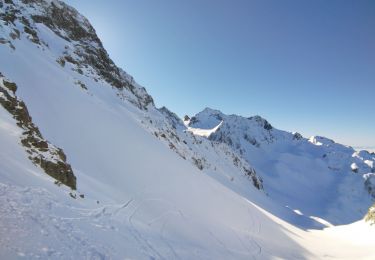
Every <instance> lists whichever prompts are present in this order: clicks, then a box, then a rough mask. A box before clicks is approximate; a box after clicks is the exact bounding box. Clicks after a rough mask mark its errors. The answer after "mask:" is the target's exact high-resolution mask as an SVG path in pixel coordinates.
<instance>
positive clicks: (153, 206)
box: [0, 0, 375, 259]
mask: <svg viewBox="0 0 375 260" xmlns="http://www.w3.org/2000/svg"><path fill="white" fill-rule="evenodd" d="M0 10H1V12H0V72H1V74H0V104H1V106H0V203H1V206H0V234H2V235H1V236H0V258H2V259H15V258H21V257H26V258H28V259H30V258H31V259H33V258H53V259H55V258H63V259H66V258H72V259H73V258H74V259H77V258H78V259H81V258H90V259H91V258H95V259H96V258H98V259H107V258H109V259H111V258H113V259H123V258H131V259H180V258H182V259H249V258H254V259H271V258H283V259H304V258H323V257H325V256H326V255H333V256H335V257H339V258H348V259H352V258H366V257H367V258H368V259H372V258H373V257H374V256H375V251H374V249H373V248H374V245H375V240H374V239H375V236H374V232H375V230H374V228H373V227H371V226H369V225H368V224H367V223H365V222H364V221H363V220H362V218H363V217H364V214H365V211H366V210H367V208H369V206H370V205H371V195H372V196H373V195H374V188H373V187H374V179H373V174H372V173H373V171H374V155H373V154H369V153H366V152H365V151H361V152H357V153H355V152H354V150H353V149H351V148H348V147H345V146H342V145H339V144H335V143H334V142H332V141H330V140H328V139H325V138H320V137H316V138H312V139H310V140H307V139H304V138H303V137H302V136H301V135H299V134H290V133H287V132H283V131H280V130H276V129H274V128H273V127H272V126H271V125H270V124H269V123H268V122H267V121H266V120H264V119H262V118H260V117H252V118H249V119H246V118H242V117H239V116H227V115H224V114H222V113H220V112H219V111H214V110H211V109H206V110H204V111H203V112H201V113H199V114H197V115H196V116H194V117H192V118H191V119H190V118H185V119H187V120H185V121H182V120H181V119H180V118H178V116H176V115H175V114H174V113H173V112H171V111H169V110H168V109H167V108H165V107H163V108H156V107H155V105H154V102H153V99H152V97H151V96H150V95H149V94H148V93H147V91H146V90H145V88H143V87H142V86H140V85H138V84H137V83H136V82H135V81H134V79H133V78H132V77H131V76H130V75H128V74H127V73H126V72H124V71H123V70H122V69H120V68H118V67H117V66H116V65H115V64H114V63H113V61H112V60H111V59H110V58H109V56H108V54H107V52H106V51H105V49H104V47H103V45H102V43H101V41H100V40H99V39H98V37H97V35H96V33H95V30H94V28H93V27H92V26H91V25H90V23H89V22H88V21H87V19H86V18H84V17H83V16H82V15H80V14H79V13H78V12H77V11H76V10H75V9H74V8H72V7H70V6H68V5H66V4H65V3H63V2H61V1H56V0H5V1H3V0H0ZM328 222H329V223H332V224H334V225H336V224H349V225H345V226H342V227H330V228H326V229H324V230H320V229H321V228H323V227H326V226H330V224H329V223H328ZM311 228H314V229H315V230H308V229H311ZM353 232H356V234H358V236H360V237H361V240H358V241H356V242H353V240H352V237H351V234H352V233H353ZM3 234H4V235H3ZM337 248H340V249H337ZM342 248H345V250H342Z"/></svg>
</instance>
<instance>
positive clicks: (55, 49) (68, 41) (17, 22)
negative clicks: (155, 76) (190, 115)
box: [0, 0, 154, 110]
mask: <svg viewBox="0 0 375 260" xmlns="http://www.w3.org/2000/svg"><path fill="white" fill-rule="evenodd" d="M0 8H1V13H0V33H1V38H0V44H6V45H8V46H9V48H11V49H13V50H14V51H16V49H17V44H18V42H19V41H23V40H24V39H26V40H29V41H31V42H32V43H33V44H35V45H36V46H37V47H38V48H40V49H42V50H44V51H46V52H50V54H52V55H54V56H55V59H56V62H57V63H59V64H60V65H61V67H69V68H71V69H72V70H73V71H75V72H77V73H79V74H81V75H85V76H88V77H91V78H93V79H94V80H95V81H105V82H107V83H108V84H110V85H111V86H112V87H114V88H117V89H118V90H119V96H121V97H123V98H125V99H127V100H128V101H130V102H132V103H133V104H135V105H136V106H137V107H138V108H140V109H143V110H147V107H148V106H149V105H151V106H153V105H154V104H153V99H152V97H151V96H150V95H148V93H147V92H146V90H145V88H143V87H141V86H139V85H138V84H137V83H136V82H134V80H133V78H132V77H131V76H130V75H128V74H127V73H126V72H124V71H123V70H122V69H120V68H119V67H117V66H116V65H115V64H114V62H113V61H112V60H111V59H110V58H109V55H108V53H107V51H106V50H105V49H104V47H103V45H102V43H101V41H100V39H99V38H98V36H97V35H96V32H95V30H94V28H93V27H92V25H91V24H90V22H89V21H88V20H87V19H86V18H85V17H84V16H82V15H81V14H79V13H78V12H77V11H76V10H75V9H74V8H72V7H70V6H68V5H66V4H65V3H64V2H62V1H55V0H54V1H51V0H8V1H4V2H3V1H1V2H0ZM47 28H48V29H49V30H50V31H49V30H48V29H47ZM51 32H52V33H51ZM53 34H55V35H53ZM56 36H58V37H56Z"/></svg>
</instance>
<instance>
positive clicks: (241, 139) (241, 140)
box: [186, 108, 375, 225]
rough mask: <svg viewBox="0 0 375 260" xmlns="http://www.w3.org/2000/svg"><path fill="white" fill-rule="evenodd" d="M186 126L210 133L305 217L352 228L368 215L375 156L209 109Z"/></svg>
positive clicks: (268, 188) (273, 193)
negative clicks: (242, 159)
mask: <svg viewBox="0 0 375 260" xmlns="http://www.w3.org/2000/svg"><path fill="white" fill-rule="evenodd" d="M186 124H187V125H188V126H189V131H191V132H192V133H197V134H198V135H199V134H200V133H201V132H202V131H208V132H210V135H209V136H208V139H209V140H212V141H213V142H215V143H216V142H218V143H225V144H228V145H229V146H230V147H232V148H233V149H234V150H235V151H236V152H237V153H238V154H239V155H240V156H241V157H242V158H244V159H245V160H246V161H247V162H248V163H249V164H250V165H252V166H253V167H254V169H255V171H256V172H257V173H258V174H259V175H260V176H262V178H263V180H264V189H265V191H266V192H267V193H268V194H269V196H270V197H272V199H273V200H274V201H278V202H279V203H281V204H283V205H285V206H288V207H290V208H291V209H293V210H295V211H298V212H299V214H303V215H307V216H311V217H312V218H315V219H317V220H319V219H324V220H325V222H326V221H328V222H329V223H331V224H335V225H338V224H348V223H351V222H353V221H355V220H358V219H360V218H361V217H362V216H363V215H364V214H366V212H367V210H368V207H369V205H371V200H372V199H373V198H375V196H374V195H375V193H374V189H375V186H374V183H375V182H374V180H375V174H374V172H375V167H374V166H375V165H374V162H375V154H371V153H369V152H367V151H360V152H357V151H355V150H354V149H353V148H351V147H347V146H344V145H341V144H337V143H335V142H334V141H333V140H330V139H327V138H324V137H320V136H313V137H311V138H309V139H306V138H303V137H302V136H301V135H300V134H299V133H289V132H285V131H281V130H278V129H275V128H274V127H272V125H271V124H270V123H269V122H267V120H265V119H263V118H261V117H259V116H254V117H249V118H244V117H241V116H237V115H225V114H223V113H221V112H220V111H217V110H213V109H209V108H206V109H204V110H203V111H202V112H200V113H198V114H197V115H195V116H193V117H192V118H191V119H190V120H188V121H186Z"/></svg>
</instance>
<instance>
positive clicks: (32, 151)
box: [0, 74, 77, 190]
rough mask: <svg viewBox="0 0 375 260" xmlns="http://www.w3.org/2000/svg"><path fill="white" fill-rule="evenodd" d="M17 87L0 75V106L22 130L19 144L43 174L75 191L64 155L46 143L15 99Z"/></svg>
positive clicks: (73, 178)
mask: <svg viewBox="0 0 375 260" xmlns="http://www.w3.org/2000/svg"><path fill="white" fill-rule="evenodd" d="M16 90H17V85H16V84H15V83H13V82H9V81H6V80H5V79H4V77H3V76H2V75H1V74H0V93H1V94H2V95H1V96H0V104H1V105H2V106H3V107H4V108H5V109H6V110H7V111H8V112H9V113H10V114H11V115H12V116H13V118H14V119H15V120H16V121H17V125H18V126H19V127H20V128H22V129H23V130H24V132H23V134H22V137H21V144H22V145H23V146H24V147H25V150H26V152H27V153H28V154H29V159H30V160H31V161H32V162H33V163H34V164H36V165H38V166H39V167H41V168H42V169H43V170H44V172H45V173H47V174H48V175H50V176H51V177H53V178H54V179H56V180H57V181H59V182H61V183H63V184H65V185H66V186H68V187H70V188H72V189H73V190H75V189H76V185H77V184H76V177H75V176H74V173H73V170H72V168H71V166H70V165H69V164H68V163H67V162H66V155H65V153H64V152H63V150H62V149H61V148H57V147H55V146H54V145H52V144H51V143H49V142H48V141H46V140H45V139H44V138H43V137H42V134H41V133H40V131H39V129H38V128H37V127H36V126H35V125H34V123H33V122H32V118H31V116H30V114H29V112H28V110H27V107H26V105H25V103H24V102H23V101H21V100H19V99H18V98H17V96H16V95H15V94H16Z"/></svg>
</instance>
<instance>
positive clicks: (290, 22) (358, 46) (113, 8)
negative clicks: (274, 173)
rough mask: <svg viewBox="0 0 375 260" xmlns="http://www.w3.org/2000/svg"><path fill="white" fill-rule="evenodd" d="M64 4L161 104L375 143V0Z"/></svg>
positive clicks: (88, 0) (91, 0) (99, 0)
mask: <svg viewBox="0 0 375 260" xmlns="http://www.w3.org/2000/svg"><path fill="white" fill-rule="evenodd" d="M66 2H67V3H69V4H71V5H72V6H74V7H75V8H77V9H78V10H79V11H80V12H81V13H82V14H84V15H85V16H86V17H87V18H88V19H89V20H90V21H91V23H92V24H93V26H94V27H95V29H96V31H97V33H98V35H99V37H100V38H101V39H102V41H103V44H104V46H105V47H106V49H107V51H108V52H109V54H110V56H111V58H112V59H113V60H114V61H115V62H116V63H117V64H118V65H119V66H120V67H122V68H123V69H124V70H126V71H127V72H128V73H129V74H131V75H133V76H134V77H135V79H136V81H137V82H139V83H140V84H141V85H144V86H145V87H146V88H147V90H148V92H149V93H150V94H151V95H152V96H153V97H154V99H155V101H156V104H157V106H162V105H165V106H167V107H168V108H169V109H171V110H172V111H174V112H176V113H177V114H178V115H180V116H182V115H184V114H188V115H193V114H195V113H197V112H199V111H200V110H202V109H203V108H204V107H212V108H215V109H219V110H221V111H223V112H224V113H229V114H232V113H233V114H239V115H243V116H251V115H255V114H259V115H261V116H263V117H265V118H266V119H268V120H269V121H270V123H271V124H273V125H274V126H275V127H277V128H280V129H283V130H288V131H298V132H301V133H302V134H303V135H305V136H310V135H324V136H327V137H330V138H333V139H334V140H336V141H338V142H342V143H345V144H348V145H353V146H375V1H373V0H352V1H346V0H311V1H307V0H295V1H289V0H283V1H280V0H274V1H271V0H233V1H230V0H226V1H222V0H211V1H208V0H186V1H182V0H133V1H130V0H112V1H111V0H106V1H103V0H79V1H78V0H66Z"/></svg>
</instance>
